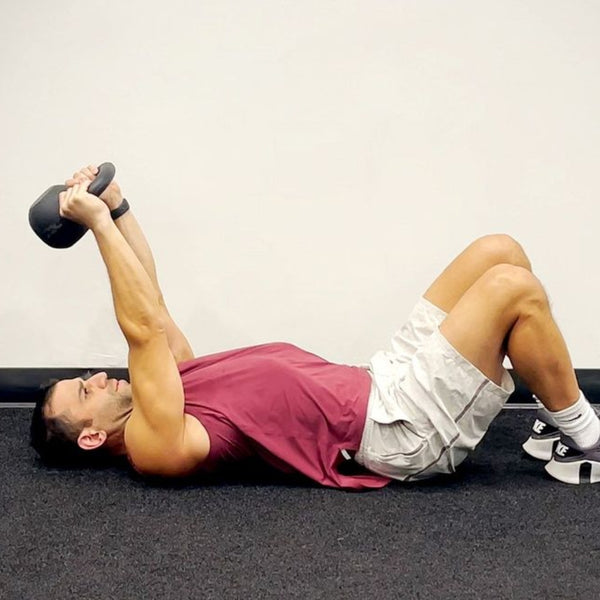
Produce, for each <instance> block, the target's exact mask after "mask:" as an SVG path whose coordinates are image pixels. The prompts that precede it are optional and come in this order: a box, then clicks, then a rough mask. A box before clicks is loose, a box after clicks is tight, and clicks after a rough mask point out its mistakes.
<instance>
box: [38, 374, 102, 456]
mask: <svg viewBox="0 0 600 600" xmlns="http://www.w3.org/2000/svg"><path fill="white" fill-rule="evenodd" d="M57 383H58V380H52V381H51V382H50V383H49V384H48V385H46V386H43V388H42V389H41V397H40V399H39V400H38V401H37V402H36V405H35V408H34V409H33V416H32V418H31V427H30V444H31V446H32V447H33V448H34V449H35V451H36V452H37V453H38V454H39V456H40V458H41V460H42V462H43V463H44V464H45V465H47V466H52V467H61V466H63V467H71V466H100V464H103V463H105V462H106V461H107V459H108V453H107V452H106V451H105V450H104V448H98V449H97V450H83V449H82V448H80V447H79V444H78V443H77V438H78V437H79V434H80V433H81V431H82V430H83V428H84V427H86V426H87V425H89V424H90V423H88V422H86V421H76V420H74V419H71V418H70V416H69V414H68V413H62V414H60V415H56V416H54V417H49V416H47V415H46V414H45V409H46V407H47V406H48V404H49V402H50V399H51V398H52V394H53V393H54V388H55V385H56V384H57Z"/></svg>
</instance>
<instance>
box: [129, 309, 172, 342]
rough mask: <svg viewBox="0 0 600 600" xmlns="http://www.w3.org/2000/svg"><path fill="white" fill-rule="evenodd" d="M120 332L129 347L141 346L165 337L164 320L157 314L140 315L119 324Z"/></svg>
mask: <svg viewBox="0 0 600 600" xmlns="http://www.w3.org/2000/svg"><path fill="white" fill-rule="evenodd" d="M119 326H120V327H121V331H122V332H123V335H124V336H125V339H126V340H127V342H128V344H129V345H141V344H147V343H148V342H150V341H152V340H154V339H156V338H157V337H161V336H166V335H167V327H166V323H165V321H164V319H162V318H161V317H160V315H159V314H146V315H140V316H139V317H138V318H136V319H132V320H130V321H128V322H123V323H122V322H119Z"/></svg>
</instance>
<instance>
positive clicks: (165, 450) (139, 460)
mask: <svg viewBox="0 0 600 600" xmlns="http://www.w3.org/2000/svg"><path fill="white" fill-rule="evenodd" d="M136 413H137V414H136ZM125 447H126V452H127V458H128V460H129V462H130V463H131V465H132V467H133V468H134V469H135V470H136V471H138V472H139V473H141V474H142V475H159V476H169V477H182V476H186V475H190V474H191V473H193V472H194V471H195V470H196V469H197V468H198V467H199V466H200V465H201V464H202V462H203V461H204V460H206V458H207V457H208V453H209V452H210V438H209V436H208V432H207V430H206V428H205V427H204V426H203V425H202V423H201V422H200V421H199V420H198V419H196V418H195V417H193V416H192V415H188V414H184V415H182V426H181V430H180V431H179V432H173V431H172V430H170V429H169V431H161V430H160V428H159V429H157V428H156V427H150V426H149V425H148V424H147V423H146V422H145V419H144V418H143V415H141V414H139V413H138V412H137V411H135V410H134V411H133V412H132V414H131V417H130V418H129V420H128V422H127V425H126V427H125Z"/></svg>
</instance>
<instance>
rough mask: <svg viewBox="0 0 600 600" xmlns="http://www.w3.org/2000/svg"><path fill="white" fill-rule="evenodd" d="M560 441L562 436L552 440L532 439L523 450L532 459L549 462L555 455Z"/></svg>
mask: <svg viewBox="0 0 600 600" xmlns="http://www.w3.org/2000/svg"><path fill="white" fill-rule="evenodd" d="M559 441H560V436H559V435H556V436H554V437H551V438H543V439H540V438H534V437H530V438H529V439H528V440H527V441H526V442H525V443H524V444H523V446H522V448H523V450H525V452H526V453H527V454H528V455H529V456H531V457H532V458H537V459H538V460H545V461H549V460H550V459H551V458H552V454H553V453H554V448H555V447H556V445H557V444H558V442H559Z"/></svg>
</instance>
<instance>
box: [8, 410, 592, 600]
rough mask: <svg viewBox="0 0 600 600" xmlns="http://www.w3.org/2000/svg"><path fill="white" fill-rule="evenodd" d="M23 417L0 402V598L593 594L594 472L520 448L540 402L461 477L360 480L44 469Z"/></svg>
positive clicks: (508, 424) (504, 422) (492, 438)
mask: <svg viewBox="0 0 600 600" xmlns="http://www.w3.org/2000/svg"><path fill="white" fill-rule="evenodd" d="M29 415H30V410H29V409H25V408H6V409H2V410H0V436H1V437H0V439H1V442H0V473H1V478H0V486H1V487H0V498H1V513H0V540H1V542H0V543H1V556H0V558H1V560H0V597H1V598H2V599H4V600H9V599H10V600H23V599H31V600H33V599H37V598H39V599H42V598H44V599H54V598H57V599H58V598H61V599H64V598H78V599H83V598H119V599H130V598H131V599H133V598H144V599H148V598H152V599H161V598H173V599H177V600H183V599H187V598H190V599H192V598H194V599H196V598H225V599H237V598H240V599H242V598H244V599H252V598H261V599H262V598H304V599H307V598H308V599H312V598H326V599H328V600H331V599H334V598H372V599H377V600H382V599H386V598H424V599H425V598H428V599H429V598H432V599H437V598H440V599H445V600H447V599H454V598H460V599H462V600H468V599H473V600H481V599H488V598H490V599H491V598H494V599H496V598H502V599H504V598H506V599H512V598H528V599H531V598H543V599H549V598H565V599H570V600H572V599H590V600H591V599H595V598H598V597H599V596H600V591H599V590H600V577H599V575H600V536H599V534H600V525H599V520H598V517H597V514H598V513H597V509H598V504H597V500H596V499H597V496H598V495H599V494H600V485H597V486H578V487H571V486H567V485H564V484H561V483H558V482H555V481H552V480H551V479H549V478H548V477H547V476H546V475H545V474H544V471H543V465H542V463H538V462H537V461H534V460H530V459H526V458H524V457H523V455H522V453H521V450H520V442H521V441H522V440H523V439H525V437H526V436H527V432H528V428H529V425H530V423H531V419H532V415H533V412H532V411H522V410H505V411H503V413H502V414H501V415H500V416H499V417H498V419H497V420H496V421H495V422H494V424H493V426H492V429H491V430H490V432H489V434H488V436H487V437H486V438H485V439H484V441H483V442H482V444H481V445H480V447H479V448H478V449H477V451H476V452H475V454H474V455H473V456H472V458H470V459H469V460H468V461H467V463H465V464H464V465H463V468H462V469H461V471H460V473H459V474H457V475H455V476H453V477H450V478H447V479H444V480H437V481H434V482H429V483H426V484H419V485H417V484H414V485H408V486H407V485H403V484H394V485H391V486H389V487H388V488H385V489H383V490H381V491H375V492H367V493H349V492H340V491H336V490H328V489H323V488H318V487H313V486H311V485H310V484H309V483H306V482H304V481H296V482H291V481H286V480H283V479H281V478H280V477H279V476H274V475H273V474H269V473H265V472H263V473H260V474H258V473H257V474H251V473H245V474H244V475H241V474H239V475H237V476H230V477H229V478H227V479H225V480H221V481H212V482H210V483H207V482H194V483H186V484H185V485H180V486H163V487H159V486H153V485H150V484H148V483H147V482H143V481H141V480H139V479H135V478H132V477H131V476H130V475H129V474H127V473H126V472H123V471H119V470H117V469H109V470H103V471H96V472H91V471H67V472H61V471H57V470H47V469H45V468H43V467H41V466H40V465H38V464H37V462H36V461H35V459H34V455H33V453H32V451H31V450H30V449H29V448H28V446H27V430H28V423H29Z"/></svg>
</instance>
